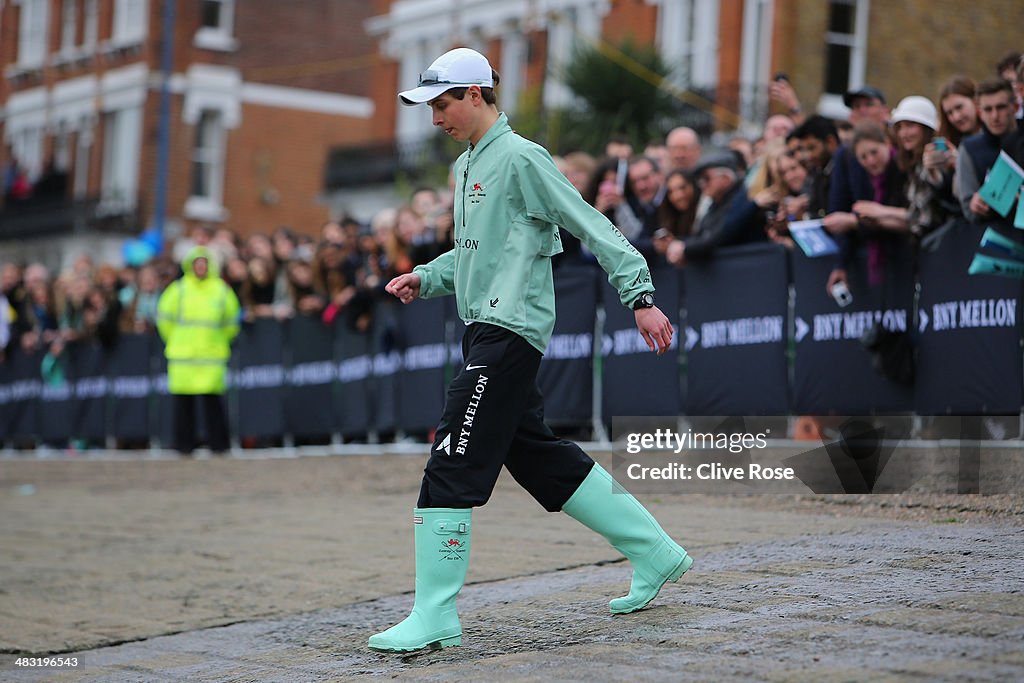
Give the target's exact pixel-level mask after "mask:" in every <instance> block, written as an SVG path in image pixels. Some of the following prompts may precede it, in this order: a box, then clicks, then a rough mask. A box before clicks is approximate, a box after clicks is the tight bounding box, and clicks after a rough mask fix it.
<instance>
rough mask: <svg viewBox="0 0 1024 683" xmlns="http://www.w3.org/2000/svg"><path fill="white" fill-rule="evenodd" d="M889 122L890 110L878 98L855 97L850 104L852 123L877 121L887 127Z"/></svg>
mask: <svg viewBox="0 0 1024 683" xmlns="http://www.w3.org/2000/svg"><path fill="white" fill-rule="evenodd" d="M888 120H889V108H888V107H886V106H885V103H884V102H882V100H880V99H878V98H877V97H854V98H853V102H851V103H850V123H852V124H853V125H855V126H856V125H857V124H858V123H860V122H861V121H876V122H878V123H881V124H882V125H885V123H886V121H888Z"/></svg>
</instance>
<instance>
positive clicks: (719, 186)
mask: <svg viewBox="0 0 1024 683" xmlns="http://www.w3.org/2000/svg"><path fill="white" fill-rule="evenodd" d="M733 181H734V178H733V176H732V174H730V173H729V172H728V171H727V170H725V169H722V168H709V169H707V170H706V171H704V172H703V173H701V174H700V177H699V178H698V179H697V184H698V185H699V186H700V188H701V192H703V193H704V194H706V195H707V196H708V197H711V201H713V202H718V201H720V200H721V199H722V198H723V197H725V194H726V193H727V192H728V191H729V188H730V187H732V184H733Z"/></svg>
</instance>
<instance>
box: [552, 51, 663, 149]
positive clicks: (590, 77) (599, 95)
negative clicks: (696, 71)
mask: <svg viewBox="0 0 1024 683" xmlns="http://www.w3.org/2000/svg"><path fill="white" fill-rule="evenodd" d="M670 73H671V67H670V66H669V65H668V64H666V63H665V61H664V60H663V59H662V58H661V55H660V54H659V53H658V51H657V50H656V49H655V48H653V47H652V46H648V45H637V44H636V43H635V42H634V41H633V40H632V39H627V40H625V41H624V42H623V43H622V44H621V45H619V46H617V47H612V46H605V47H604V48H595V47H590V46H589V45H580V46H579V47H577V48H576V52H575V54H574V55H573V59H572V61H571V62H570V63H569V64H567V65H566V67H565V71H564V74H563V81H564V82H565V84H566V85H567V86H568V87H569V88H570V89H571V90H572V91H573V92H574V93H575V94H576V95H577V96H578V97H579V98H580V100H581V101H582V104H583V109H582V110H576V111H572V110H570V111H567V112H563V113H562V117H560V118H563V123H562V125H561V126H559V128H560V130H561V131H562V136H564V137H565V138H569V137H572V138H578V139H574V140H572V141H571V143H574V145H573V146H576V147H577V148H584V149H586V148H589V149H595V150H599V149H600V147H601V145H602V144H603V143H604V141H605V140H607V139H608V137H609V136H610V135H612V134H615V133H621V134H624V135H626V136H627V137H628V138H629V139H630V140H631V141H632V143H633V145H634V146H635V147H642V146H643V145H644V144H646V143H647V142H648V141H650V140H651V139H652V138H653V137H656V136H660V135H661V134H663V133H664V132H665V131H664V130H663V128H664V122H665V120H666V119H667V118H668V117H670V116H671V114H672V112H673V101H672V96H671V94H670V93H669V92H668V91H666V90H664V89H662V88H661V87H660V86H661V83H662V82H663V81H664V80H665V79H666V78H667V77H668V76H669V75H670ZM559 142H560V144H558V147H565V146H566V145H565V144H563V142H570V140H569V139H565V140H564V141H563V140H560V141H559Z"/></svg>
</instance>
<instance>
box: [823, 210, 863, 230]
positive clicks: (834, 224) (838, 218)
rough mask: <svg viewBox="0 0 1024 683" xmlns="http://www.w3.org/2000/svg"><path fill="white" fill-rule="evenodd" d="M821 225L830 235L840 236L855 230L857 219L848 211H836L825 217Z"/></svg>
mask: <svg viewBox="0 0 1024 683" xmlns="http://www.w3.org/2000/svg"><path fill="white" fill-rule="evenodd" d="M821 223H822V225H824V226H825V229H826V230H828V231H829V232H830V233H831V234H833V235H841V234H842V233H844V232H849V231H850V230H856V228H857V217H856V216H855V215H853V214H852V213H849V212H848V211H836V212H834V213H830V214H829V215H827V216H825V218H823V219H822V221H821Z"/></svg>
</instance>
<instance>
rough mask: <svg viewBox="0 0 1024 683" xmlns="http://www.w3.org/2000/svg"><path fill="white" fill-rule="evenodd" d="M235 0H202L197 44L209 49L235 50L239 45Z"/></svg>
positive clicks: (196, 38) (196, 37)
mask: <svg viewBox="0 0 1024 683" xmlns="http://www.w3.org/2000/svg"><path fill="white" fill-rule="evenodd" d="M234 31H235V0H200V3H199V30H198V31H196V36H195V45H196V46H197V47H202V48H206V49H208V50H233V49H235V47H237V41H236V40H235V38H234Z"/></svg>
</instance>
